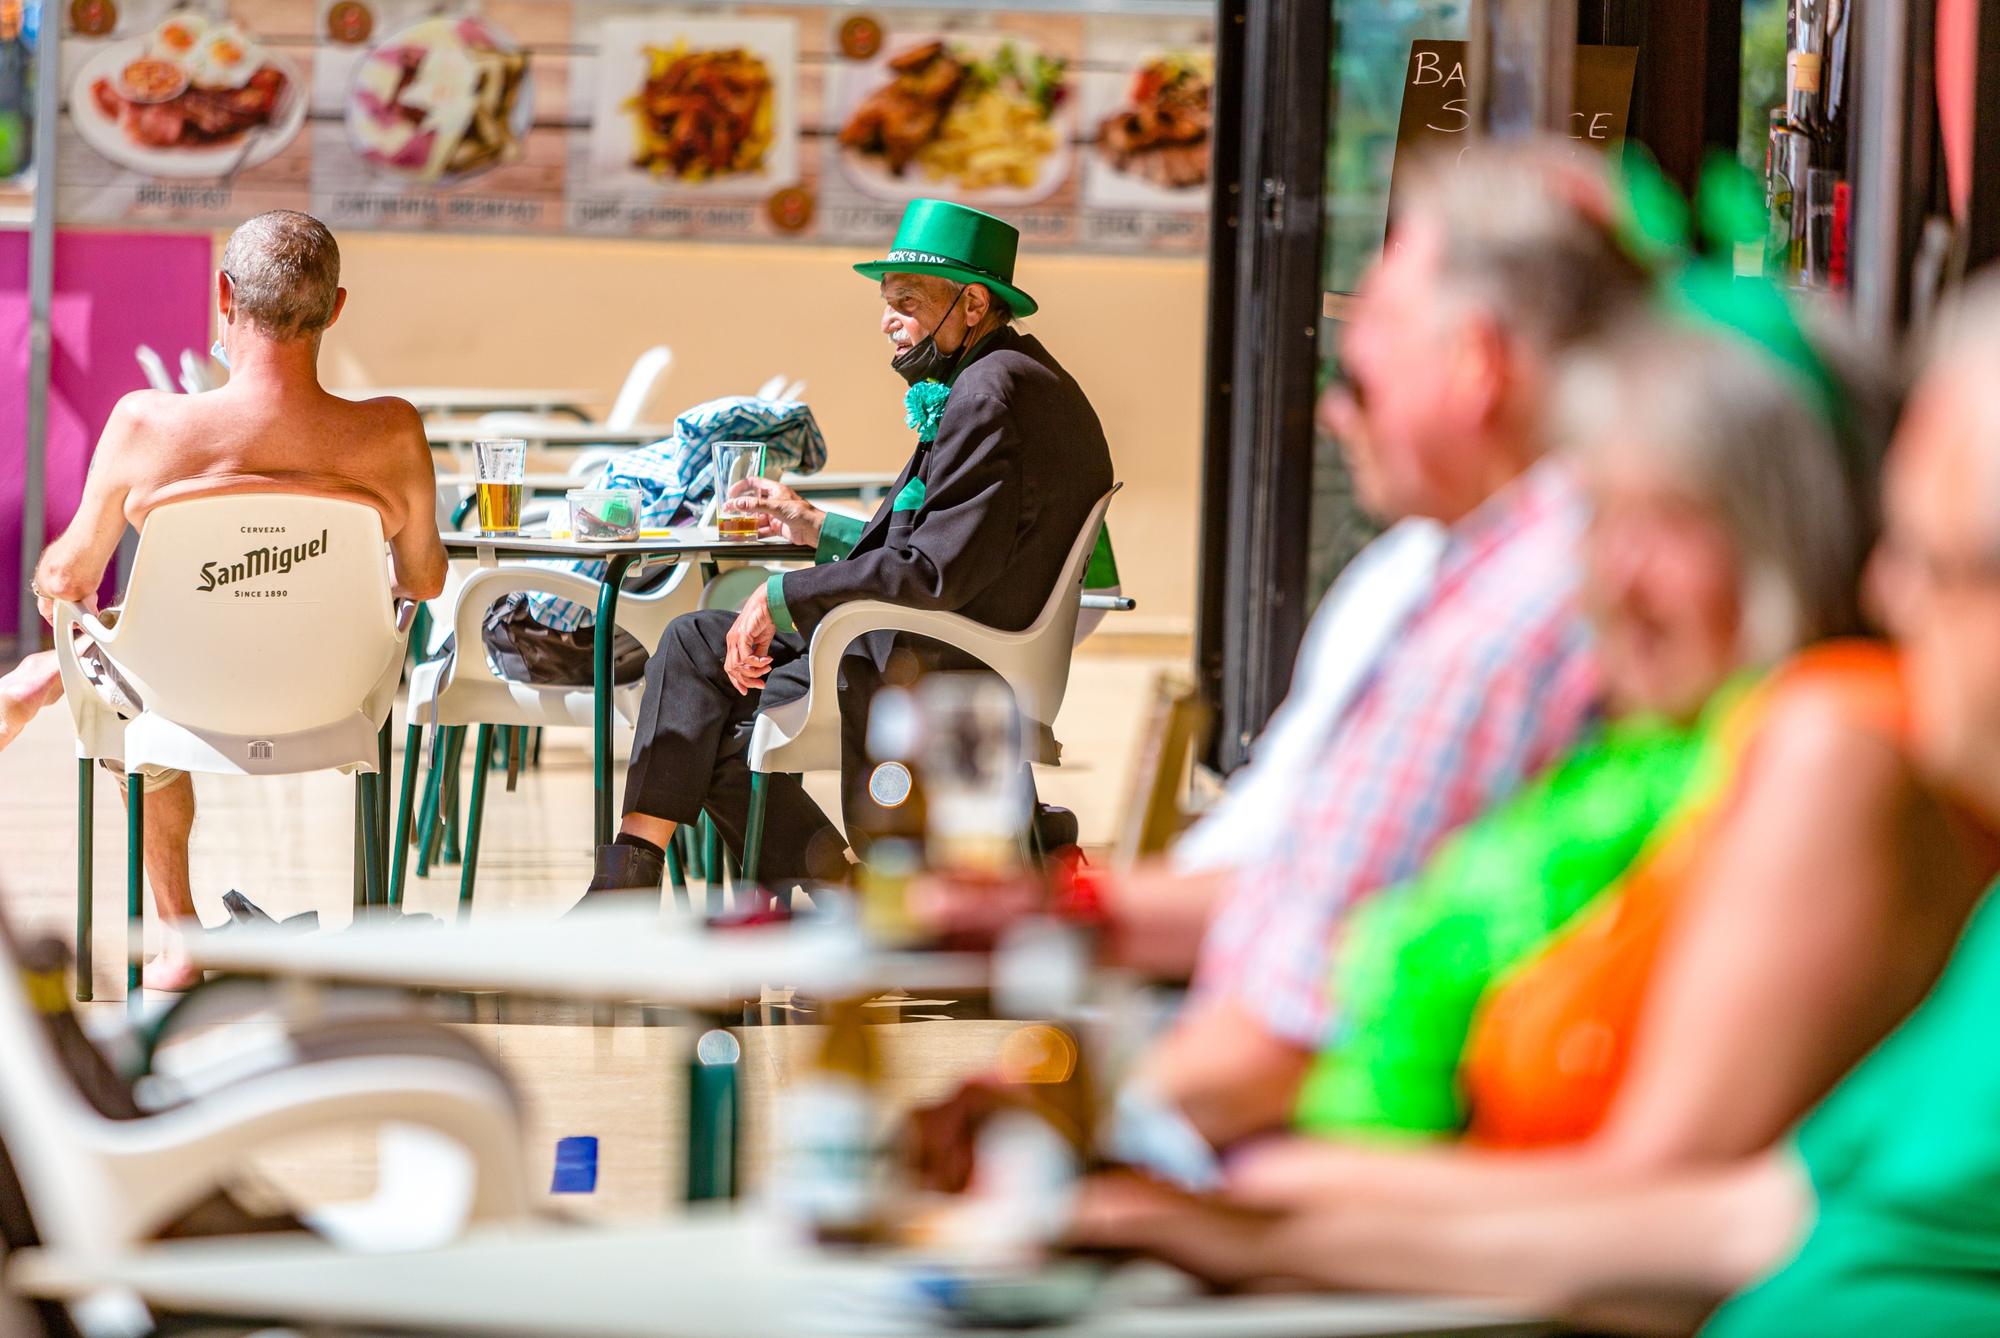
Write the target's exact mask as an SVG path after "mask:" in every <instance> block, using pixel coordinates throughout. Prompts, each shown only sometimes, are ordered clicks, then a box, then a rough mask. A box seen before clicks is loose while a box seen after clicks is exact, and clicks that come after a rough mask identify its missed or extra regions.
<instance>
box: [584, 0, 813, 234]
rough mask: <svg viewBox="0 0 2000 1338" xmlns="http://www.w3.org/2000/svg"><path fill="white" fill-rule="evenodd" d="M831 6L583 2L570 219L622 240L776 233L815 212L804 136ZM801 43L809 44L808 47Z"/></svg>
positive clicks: (798, 228)
mask: <svg viewBox="0 0 2000 1338" xmlns="http://www.w3.org/2000/svg"><path fill="white" fill-rule="evenodd" d="M823 18H824V16H823V14H821V13H820V12H819V11H818V10H815V9H806V10H802V11H797V12H793V11H785V10H775V11H759V13H758V15H757V16H754V17H752V16H744V17H736V16H732V15H722V16H706V15H703V16H696V15H690V14H687V13H683V12H679V11H674V10H667V9H661V8H659V7H657V6H651V5H632V4H626V5H618V4H607V3H598V2H597V0H580V3H579V4H578V6H577V11H576V33H577V45H578V48H579V50H583V51H588V52H590V53H592V54H590V55H588V56H584V57H581V58H580V59H579V60H578V62H577V71H576V78H575V79H574V80H573V84H572V90H571V99H570V110H571V116H572V120H573V123H574V124H575V125H576V126H578V127H579V132H578V133H576V134H574V135H573V136H572V137H571V140H570V146H569V155H568V161H569V192H568V194H569V204H568V221H569V227H570V228H571V229H572V230H573V231H577V232H596V233H612V234H617V235H622V236H677V237H701V236H709V237H728V238H745V237H773V236H782V235H786V234H797V233H801V232H804V231H805V230H807V229H808V228H809V227H810V226H811V224H812V221H813V214H814V209H813V203H814V191H813V185H814V182H813V176H814V175H815V168H816V163H815V161H814V158H813V155H812V154H810V153H809V152H808V151H807V148H806V146H805V145H804V144H802V142H801V124H802V122H803V121H804V120H805V119H806V110H805V109H806V107H807V106H809V105H816V104H817V98H818V80H819V67H818V65H816V64H808V61H810V60H811V58H812V57H814V56H819V57H822V59H823V56H824V48H823V46H821V47H820V48H819V49H817V50H814V49H811V47H812V43H813V38H814V36H815V35H816V34H818V33H820V32H821V31H822V30H823V28H824V23H823ZM802 47H805V48H807V49H805V50H802Z"/></svg>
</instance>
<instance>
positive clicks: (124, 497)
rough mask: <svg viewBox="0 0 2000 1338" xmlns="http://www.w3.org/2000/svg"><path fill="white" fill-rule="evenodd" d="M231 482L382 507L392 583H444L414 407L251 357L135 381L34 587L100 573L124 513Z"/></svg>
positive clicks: (71, 584) (74, 590)
mask: <svg viewBox="0 0 2000 1338" xmlns="http://www.w3.org/2000/svg"><path fill="white" fill-rule="evenodd" d="M239 492H301V493H310V494H314V495H318V496H326V497H340V498H346V499H351V500H353V501H357V502H362V503H365V504H366V505H368V506H371V507H373V508H375V510H376V512H377V513H378V514H379V515H380V516H381V517H382V533H383V537H384V538H386V539H388V540H389V544H390V550H391V553H392V555H393V557H394V560H395V584H396V589H397V593H399V594H405V595H410V596H412V597H415V598H420V599H421V598H428V597H431V596H434V595H436V594H437V593H438V592H439V591H440V590H441V589H442V588H443V581H444V569H445V557H444V551H443V548H442V546H441V544H440V543H439V540H438V534H437V525H436V511H435V508H436V496H437V485H436V476H435V474H434V472H433V470H432V465H431V453H430V447H429V445H428V443H427V442H426V440H425V437H424V429H423V422H422V420H421V419H420V418H419V417H418V415H417V411H416V410H415V409H413V408H411V407H410V405H408V404H406V403H405V402H403V401H402V400H397V399H378V400H367V401H359V402H357V401H351V400H345V399H342V398H340V397H339V396H337V395H331V394H328V393H327V392H326V391H325V390H323V389H321V388H320V386H319V385H318V383H317V381H316V380H315V379H312V377H311V375H310V372H309V371H308V370H306V369H301V368H297V367H287V366H281V365H273V364H270V363H262V362H261V360H260V364H259V365H256V366H253V367H248V368H245V369H243V372H242V373H241V374H239V375H238V376H236V377H235V378H233V379H232V380H231V382H230V384H228V385H227V386H224V387H223V388H222V389H220V390H213V391H210V392H208V393H206V394H202V395H174V394H168V393H166V392H163V391H154V390H142V391H135V392H134V393H132V394H130V395H127V396H126V397H125V398H124V399H122V400H120V401H119V403H118V407H117V408H116V409H115V410H113V411H112V415H111V420H110V422H109V423H108V424H106V426H105V430H104V435H103V437H102V438H100V440H99V442H98V447H97V453H96V455H95V457H94V458H93V459H92V461H91V469H90V478H89V481H88V482H87V483H86V484H85V487H84V498H83V502H82V504H81V506H80V507H79V508H78V511H77V515H76V520H75V521H74V522H73V523H72V525H71V526H70V529H69V531H68V532H66V533H65V534H64V535H63V538H62V539H61V540H59V541H58V542H57V543H56V544H55V545H54V546H52V547H51V548H50V550H49V554H48V559H47V560H45V562H44V568H45V571H46V574H47V575H48V576H49V577H50V578H51V579H49V580H47V581H44V582H43V583H42V585H43V589H44V590H45V591H46V592H47V593H49V594H52V595H57V596H59V597H69V598H77V597H81V595H82V594H83V592H84V591H85V590H89V589H94V588H95V586H96V584H97V582H98V581H99V580H101V579H102V577H103V572H104V568H105V565H106V564H107V563H108V562H109V561H110V557H111V554H112V553H113V552H114V551H115V550H116V548H117V545H118V539H119V536H120V535H121V534H122V533H123V532H124V527H125V525H126V523H127V522H129V523H130V524H132V525H133V526H134V527H136V528H143V527H144V525H145V520H146V516H147V515H148V514H149V513H150V512H151V511H152V510H153V508H155V507H157V506H161V505H164V504H165V503H168V502H175V501H184V500H186V499H188V498H191V497H209V496H216V495H218V494H225V493H239Z"/></svg>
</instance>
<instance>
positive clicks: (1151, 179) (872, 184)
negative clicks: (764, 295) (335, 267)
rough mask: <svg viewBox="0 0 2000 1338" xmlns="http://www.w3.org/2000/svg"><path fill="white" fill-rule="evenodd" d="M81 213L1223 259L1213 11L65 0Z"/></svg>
mask: <svg viewBox="0 0 2000 1338" xmlns="http://www.w3.org/2000/svg"><path fill="white" fill-rule="evenodd" d="M65 22H66V27H65V30H64V37H63V48H62V58H63V67H64V74H63V83H64V89H65V93H66V98H67V103H68V106H67V112H66V115H65V117H64V119H63V123H62V130H61V136H60V148H59V154H58V170H59V173H60V180H61V183H62V185H61V190H60V191H59V196H60V198H59V201H58V215H59V217H61V218H62V219H63V220H64V221H70V222H78V221H81V222H97V223H131V222H139V223H144V224H148V225H153V226H183V227H189V228H217V227H227V226H231V225H233V224H235V223H238V222H240V221H242V220H243V219H244V218H246V217H249V216H250V215H252V214H255V213H257V212H259V211H261V210H265V209H272V208H293V209H305V210H309V211H310V212H312V213H314V214H316V215H318V216H319V217H321V218H323V219H324V220H326V222H327V223H328V224H329V225H331V226H332V227H334V228H336V229H338V230H342V231H351V230H357V229H378V228H380V229H430V230H439V231H451V232H514V233H520V232H544V233H546V232H570V233H578V234H588V235H604V236H629V237H691V238H706V239H712V240H729V241H755V240H763V241H782V240H789V239H800V240H810V241H818V242H826V243H832V244H837V245H848V244H856V243H864V242H865V243H867V244H870V245H875V244H879V243H881V242H882V241H884V240H885V239H886V238H888V237H889V236H891V235H892V234H893V233H894V231H895V229H896V226H897V223H898V221H899V220H900V218H901V217H902V213H903V210H904V208H905V206H906V205H907V204H908V203H909V201H911V200H913V199H916V198H918V197H921V196H929V197H937V198H943V199H949V200H955V201H958V202H961V203H964V204H969V205H972V206H974V207H977V208H984V209H989V210H993V211H995V212H997V213H999V214H1002V215H1004V216H1005V217H1006V218H1007V219H1008V220H1009V221H1010V222H1012V223H1014V224H1015V225H1016V226H1017V227H1019V228H1020V230H1021V234H1022V240H1023V244H1024V245H1025V246H1027V247H1030V248H1043V249H1083V250H1094V251H1132V252H1157V253H1167V254H1200V253H1202V252H1203V251H1204V250H1205V249H1206V245H1207V229H1208V213H1209V193H1210V143H1209V135H1210V116H1211V108H1210V104H1211V100H1212V96H1213V82H1214V45H1215V33H1214V20H1213V18H1212V16H1209V15H1208V14H1207V13H1206V12H1205V11H1203V10H1201V9H1199V8H1197V7H1195V6H1187V7H1185V8H1183V9H1181V10H1179V11H1178V12H1176V11H1171V10H1169V11H1161V10H1159V9H1158V7H1157V4H1156V3H1155V4H1154V5H1152V6H1151V7H1146V6H1142V7H1140V8H1138V9H1135V10H1133V11H1130V12H1125V13H1115V12H1104V11H1102V10H1100V11H1097V12H1093V13H1091V14H1088V15H1079V14H1076V13H1072V12H1062V11H1050V10H1047V9H1031V10H1020V11H1009V10H1005V9H998V10H996V9H993V8H990V7H985V6H973V5H970V4H966V5H957V6H954V5H950V4H944V3H940V4H937V5H934V6H933V5H929V4H925V5H923V6H922V7H909V8H906V7H903V6H901V5H891V4H884V5H883V7H881V8H879V9H860V8H856V7H854V6H852V5H848V4H826V3H808V2H806V0H793V2H792V3H784V2H782V0H780V2H779V3H770V4H764V3H752V2H751V0H742V2H740V3H739V2H738V0H708V2H706V3H700V4H693V3H690V4H665V3H654V2H653V0H67V7H66V10H65Z"/></svg>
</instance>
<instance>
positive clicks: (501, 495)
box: [472, 440, 528, 534]
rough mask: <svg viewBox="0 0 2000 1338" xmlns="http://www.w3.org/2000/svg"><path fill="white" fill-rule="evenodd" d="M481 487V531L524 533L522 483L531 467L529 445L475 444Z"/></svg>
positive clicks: (479, 442) (474, 451)
mask: <svg viewBox="0 0 2000 1338" xmlns="http://www.w3.org/2000/svg"><path fill="white" fill-rule="evenodd" d="M472 451H473V456H474V459H475V468H476V469H477V471H478V473H477V478H478V484H479V532H480V533H481V534H519V533H520V532H521V484H522V480H523V478H524V477H525V476H526V473H527V467H528V443H527V442H525V441H520V440H507V441H478V442H474V443H473V444H472Z"/></svg>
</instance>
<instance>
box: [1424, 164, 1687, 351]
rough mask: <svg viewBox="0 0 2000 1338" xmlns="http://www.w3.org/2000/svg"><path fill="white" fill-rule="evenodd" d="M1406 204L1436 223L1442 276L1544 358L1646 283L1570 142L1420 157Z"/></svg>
mask: <svg viewBox="0 0 2000 1338" xmlns="http://www.w3.org/2000/svg"><path fill="white" fill-rule="evenodd" d="M1412 214H1422V215H1425V216H1427V217H1430V218H1432V219H1435V220H1436V221H1437V222H1438V223H1439V224H1440V225H1441V227H1442V229H1443V233H1444V255H1443V266H1444V278H1445V280H1446V283H1447V285H1448V286H1450V287H1452V288H1454V289H1456V290H1458V291H1459V292H1461V293H1463V294H1464V295H1465V296H1466V297H1468V298H1469V299H1470V300H1472V301H1473V302H1475V303H1477V304H1478V305H1479V306H1480V307H1482V308H1483V309H1484V310H1486V311H1487V312H1489V313H1490V314H1491V315H1492V316H1493V317H1494V318H1495V319H1496V320H1497V321H1498V322H1499V323H1500V324H1501V326H1502V327H1503V328H1504V329H1506V330H1507V331H1508V332H1510V333H1511V334H1513V335H1514V336H1516V337H1518V338H1520V339H1521V340H1523V341H1524V342H1526V343H1527V344H1528V345H1529V346H1530V347H1532V348H1533V349H1535V350H1536V351H1537V352H1539V353H1540V354H1541V355H1542V356H1543V357H1545V358H1553V357H1555V356H1556V355H1558V354H1560V353H1562V352H1564V351H1566V350H1567V349H1569V348H1572V347H1574V346H1576V345H1578V344H1581V343H1584V342H1586V341H1588V340H1590V339H1593V338H1595V337H1596V336H1598V335H1599V334H1601V333H1602V332H1604V331H1605V330H1607V329H1609V328H1611V327H1612V326H1614V325H1616V324H1617V323H1618V322H1619V321H1621V320H1623V319H1624V318H1625V317H1626V316H1627V315H1628V314H1629V313H1630V312H1631V311H1632V309H1633V308H1634V307H1635V306H1637V305H1638V304H1639V303H1640V302H1641V301H1642V300H1643V299H1644V297H1645V295H1646V293H1647V291H1648V288H1649V278H1648V275H1647V273H1646V270H1645V267H1644V266H1643V265H1641V264H1640V263H1639V262H1638V261H1637V260H1636V259H1634V258H1633V257H1632V255H1631V254H1630V253H1629V252H1628V251H1627V250H1626V249H1625V246H1624V244H1623V242H1622V241H1621V240H1620V238H1619V236H1618V233H1617V229H1616V227H1615V226H1614V222H1613V220H1614V217H1615V211H1614V205H1613V194H1612V189H1611V183H1610V180H1609V177H1608V176H1607V174H1606V170H1605V167H1604V164H1603V162H1602V161H1601V160H1600V159H1599V158H1598V157H1597V156H1596V155H1595V154H1593V153H1590V152H1589V151H1587V150H1583V149H1580V148H1578V147H1577V146H1575V145H1572V144H1570V143H1569V142H1568V141H1554V140H1530V141H1525V142H1513V143H1504V144H1503V143H1489V144H1479V145H1474V146H1473V147H1471V148H1469V149H1467V150H1466V151H1465V152H1464V154H1463V155H1462V156H1460V155H1458V154H1454V153H1435V154H1433V155H1432V156H1430V157H1428V158H1424V159H1420V160H1419V161H1418V162H1417V164H1416V165H1415V168H1414V170H1413V175H1412V179H1411V180H1410V182H1409V184H1408V189H1407V190H1406V191H1404V192H1403V193H1402V199H1401V201H1400V202H1399V205H1398V216H1399V217H1405V216H1409V215H1412ZM1391 235H1392V237H1393V230H1392V233H1391Z"/></svg>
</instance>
